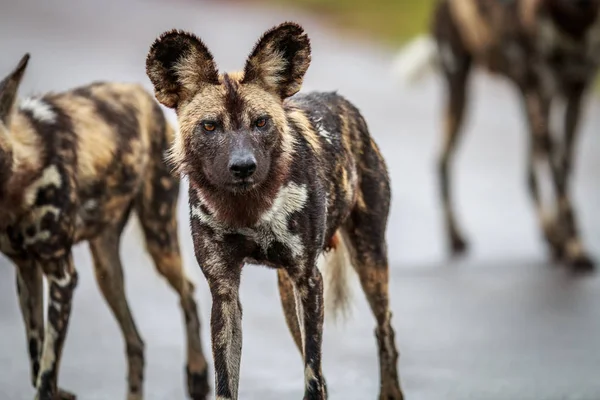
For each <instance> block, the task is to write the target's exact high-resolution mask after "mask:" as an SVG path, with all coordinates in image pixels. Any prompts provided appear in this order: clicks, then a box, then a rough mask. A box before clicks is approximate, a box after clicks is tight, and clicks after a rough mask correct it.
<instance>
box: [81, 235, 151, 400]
mask: <svg viewBox="0 0 600 400" xmlns="http://www.w3.org/2000/svg"><path fill="white" fill-rule="evenodd" d="M121 232H122V224H120V225H119V226H117V225H115V226H112V227H109V228H107V229H106V230H105V231H104V232H102V234H100V236H98V237H96V238H95V239H93V240H91V241H90V249H91V251H92V257H93V259H94V270H95V272H96V280H97V282H98V286H99V287H100V291H101V292H102V295H103V296H104V299H105V300H106V302H107V303H108V306H109V307H110V309H111V311H112V313H113V315H114V316H115V319H116V320H117V322H118V323H119V327H120V328H121V333H122V334H123V339H124V340H125V350H126V354H127V365H128V371H127V375H128V377H127V384H128V388H127V399H128V400H140V399H142V398H143V392H144V390H143V389H144V388H143V386H144V342H143V341H142V338H141V337H140V334H139V333H138V330H137V327H136V325H135V322H134V320H133V316H132V315H131V310H130V309H129V304H128V303H127V298H126V296H125V283H124V277H123V267H122V265H121V258H120V256H119V248H120V240H121Z"/></svg>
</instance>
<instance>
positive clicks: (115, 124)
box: [0, 55, 208, 400]
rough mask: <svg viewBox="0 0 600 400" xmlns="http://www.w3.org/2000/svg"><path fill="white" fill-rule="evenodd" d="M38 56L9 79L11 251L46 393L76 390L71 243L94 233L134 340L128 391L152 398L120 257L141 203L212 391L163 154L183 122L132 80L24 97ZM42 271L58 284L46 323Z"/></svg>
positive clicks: (100, 272) (2, 139)
mask: <svg viewBox="0 0 600 400" xmlns="http://www.w3.org/2000/svg"><path fill="white" fill-rule="evenodd" d="M28 59H29V55H26V56H25V57H24V58H23V59H22V60H21V62H20V63H19V65H18V66H17V68H16V69H15V70H14V71H13V72H12V73H11V74H10V75H8V76H7V77H6V78H5V79H4V80H3V81H2V82H1V83H0V121H1V123H0V162H1V163H2V167H1V168H0V224H2V227H1V228H2V229H1V230H0V250H1V251H2V252H3V253H4V254H6V255H7V256H8V257H9V258H10V259H11V260H12V261H13V262H14V263H15V265H16V267H17V289H18V292H19V301H20V307H21V312H22V315H23V320H24V322H25V328H26V332H27V340H28V343H29V355H30V359H31V374H32V376H31V379H32V381H33V385H34V387H36V388H37V397H36V398H37V399H40V400H42V399H43V400H52V399H68V398H72V395H70V394H68V393H67V392H64V391H62V390H59V389H58V388H57V378H58V367H59V364H60V360H61V353H62V348H63V344H64V341H65V337H66V334H67V326H68V322H69V315H70V312H71V301H72V296H73V292H74V290H75V286H76V285H77V272H76V270H75V265H74V264H73V257H72V254H71V248H72V246H73V245H74V244H75V243H78V242H81V241H88V242H89V245H90V248H91V252H92V256H93V260H94V268H95V273H96V278H97V281H98V285H99V286H100V289H101V292H102V294H103V295H104V298H105V299H106V302H107V303H108V305H109V307H110V308H111V310H112V312H113V314H114V316H115V318H116V319H117V321H118V323H119V325H120V327H121V331H122V333H123V337H124V339H125V343H126V350H127V358H128V369H129V370H128V375H129V378H128V397H127V398H128V399H129V400H133V399H142V393H143V370H144V343H143V341H142V338H141V337H140V335H139V333H138V330H137V328H136V326H135V323H134V320H133V317H132V315H131V312H130V310H129V306H128V304H127V300H126V297H125V290H124V282H123V271H122V266H121V260H120V257H119V242H120V236H121V233H122V231H123V228H124V227H125V224H126V223H127V220H128V219H129V215H130V213H131V211H134V212H136V213H137V214H138V216H139V217H140V218H139V220H140V221H141V225H142V229H143V232H144V234H145V241H146V246H147V249H148V251H149V253H150V255H151V256H152V258H153V260H154V263H155V265H156V268H157V269H158V271H159V272H160V273H161V274H162V275H163V276H164V277H165V278H166V279H167V280H168V282H169V284H170V285H171V286H172V287H173V289H175V290H176V291H177V292H178V293H179V296H180V299H181V307H182V309H183V313H184V316H185V323H186V330H187V371H188V372H187V373H188V390H189V393H190V395H191V396H192V398H194V399H205V395H206V393H207V392H208V374H207V364H206V360H205V358H204V355H203V354H202V347H201V343H200V336H199V319H198V313H197V309H196V303H195V301H194V298H193V286H192V284H191V283H190V282H189V281H188V280H187V279H186V277H185V276H184V272H183V270H182V265H181V257H180V252H179V238H178V232H177V220H176V208H177V199H178V194H179V180H178V179H176V178H174V177H173V176H172V175H171V173H170V172H171V170H170V167H168V165H167V164H166V162H164V160H163V153H164V151H165V150H166V149H167V148H168V146H169V145H170V142H171V140H172V138H173V135H174V133H173V130H172V129H171V128H170V127H169V125H168V124H167V122H166V119H165V117H164V115H163V113H162V110H161V109H160V106H159V105H158V103H157V102H156V100H155V99H154V98H153V97H152V95H151V94H149V93H148V92H146V91H145V90H144V89H143V88H142V87H141V86H138V85H133V84H117V83H94V84H91V85H89V86H84V87H80V88H77V89H74V90H71V91H67V92H63V93H58V94H47V95H45V96H43V97H37V98H35V97H34V98H26V99H23V100H22V101H20V102H16V101H15V100H16V97H17V89H18V86H19V83H20V81H21V78H22V77H23V74H24V72H25V68H26V65H27V61H28ZM42 275H45V276H46V278H47V279H48V282H49V293H50V295H49V304H48V307H47V323H46V324H44V311H43V292H42ZM44 325H46V326H45V328H44Z"/></svg>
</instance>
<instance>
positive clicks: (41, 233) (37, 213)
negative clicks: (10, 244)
mask: <svg viewBox="0 0 600 400" xmlns="http://www.w3.org/2000/svg"><path fill="white" fill-rule="evenodd" d="M47 214H52V215H53V216H54V220H55V221H56V220H57V219H58V217H59V215H60V209H58V208H57V207H54V206H52V205H46V206H41V207H37V208H35V209H34V210H33V211H32V216H33V218H34V221H36V231H35V233H34V234H33V235H31V236H27V235H25V236H24V238H23V243H24V244H25V245H32V244H35V243H37V242H42V241H45V240H48V239H50V237H51V236H52V233H51V232H50V231H49V230H42V229H41V227H40V223H41V221H42V220H43V219H44V217H45V216H46V215H47Z"/></svg>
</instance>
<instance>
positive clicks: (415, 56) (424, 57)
mask: <svg viewBox="0 0 600 400" xmlns="http://www.w3.org/2000/svg"><path fill="white" fill-rule="evenodd" d="M437 54H438V51H437V44H436V42H435V40H434V38H433V37H432V36H431V35H420V36H418V37H416V38H415V39H413V40H411V41H410V42H408V44H406V45H405V46H404V47H402V48H401V49H400V51H398V53H397V54H396V57H395V58H394V60H393V62H392V75H393V77H394V79H396V80H397V81H400V82H401V83H403V84H411V83H415V82H417V81H418V80H420V79H422V78H423V77H425V75H427V74H428V73H430V72H432V71H433V70H435V69H436V68H437V63H438V57H437Z"/></svg>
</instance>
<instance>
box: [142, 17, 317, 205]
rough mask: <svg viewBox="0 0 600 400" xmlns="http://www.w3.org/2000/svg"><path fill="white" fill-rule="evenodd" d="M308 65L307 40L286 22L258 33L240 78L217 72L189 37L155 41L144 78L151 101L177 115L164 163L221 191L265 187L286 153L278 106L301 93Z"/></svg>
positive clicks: (172, 35)
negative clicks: (151, 87) (168, 158)
mask: <svg viewBox="0 0 600 400" xmlns="http://www.w3.org/2000/svg"><path fill="white" fill-rule="evenodd" d="M309 64H310V43H309V39H308V37H307V36H306V34H305V33H304V31H303V29H302V28H301V27H300V26H299V25H297V24H294V23H289V22H288V23H283V24H281V25H279V26H277V27H274V28H272V29H270V30H268V31H267V32H265V33H264V35H263V36H262V37H261V38H260V40H259V41H258V43H257V44H256V46H255V47H254V49H253V50H252V52H251V53H250V56H249V57H248V59H247V61H246V65H245V68H244V70H243V72H241V73H240V72H237V73H230V74H227V73H223V74H219V73H218V71H217V67H216V65H215V62H214V60H213V56H212V54H211V53H210V51H209V50H208V49H207V47H206V46H205V45H204V43H202V41H201V40H200V39H199V38H198V37H196V36H194V35H193V34H191V33H187V32H182V31H177V30H173V31H169V32H165V33H164V34H163V35H161V36H160V37H159V38H158V39H157V40H156V41H155V42H154V44H153V45H152V47H151V48H150V52H149V54H148V58H147V60H146V73H147V74H148V77H149V78H150V80H151V81H152V83H153V85H154V89H155V95H156V98H157V99H158V101H159V102H161V103H162V104H163V105H165V106H167V107H170V108H173V109H175V110H176V112H177V116H178V120H179V126H180V129H179V133H178V135H177V138H176V140H175V143H174V145H173V149H172V153H171V158H172V161H173V162H174V164H175V165H176V166H177V167H178V169H179V171H180V172H183V173H186V174H188V175H189V176H190V179H191V180H192V181H194V182H195V183H196V184H198V185H201V186H202V187H208V188H210V189H213V190H217V191H220V192H221V193H229V194H232V193H233V194H241V193H245V192H249V191H251V190H252V189H260V188H261V187H264V186H266V185H270V184H272V183H271V182H272V181H273V179H275V180H276V179H277V176H278V174H279V175H280V174H281V171H282V170H285V165H284V164H286V163H288V164H289V154H290V152H291V147H292V137H291V136H290V133H289V128H288V122H287V119H286V115H285V112H284V107H283V101H284V100H285V99H286V98H288V97H290V96H292V95H294V94H295V93H297V92H298V91H299V90H300V87H301V85H302V80H303V77H304V74H305V73H306V70H307V69H308V66H309ZM286 156H287V158H288V160H287V161H286Z"/></svg>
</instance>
